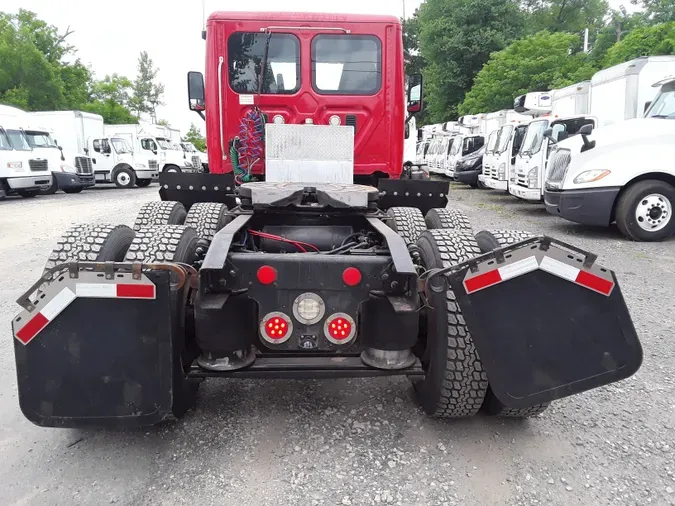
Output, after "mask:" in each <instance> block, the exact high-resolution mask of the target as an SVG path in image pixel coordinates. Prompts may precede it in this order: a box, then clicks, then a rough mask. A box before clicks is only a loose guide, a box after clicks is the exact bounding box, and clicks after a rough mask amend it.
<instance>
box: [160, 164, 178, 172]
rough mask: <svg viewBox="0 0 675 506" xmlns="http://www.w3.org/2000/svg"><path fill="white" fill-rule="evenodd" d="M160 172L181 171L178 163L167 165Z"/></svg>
mask: <svg viewBox="0 0 675 506" xmlns="http://www.w3.org/2000/svg"><path fill="white" fill-rule="evenodd" d="M162 172H178V173H181V172H183V171H182V170H181V168H180V167H179V166H178V165H167V166H166V167H164V170H163V171H162Z"/></svg>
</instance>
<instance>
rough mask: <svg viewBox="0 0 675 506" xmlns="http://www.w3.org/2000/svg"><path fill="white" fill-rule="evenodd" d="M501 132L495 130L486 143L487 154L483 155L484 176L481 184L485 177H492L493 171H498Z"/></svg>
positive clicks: (481, 178) (480, 179)
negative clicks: (498, 143) (498, 145)
mask: <svg viewBox="0 0 675 506" xmlns="http://www.w3.org/2000/svg"><path fill="white" fill-rule="evenodd" d="M499 133H500V130H493V131H492V132H490V135H488V138H487V142H486V143H485V154H484V155H483V174H481V176H482V177H480V178H479V181H480V182H481V183H484V182H483V179H484V177H485V176H487V177H490V174H491V171H492V170H495V171H496V167H495V165H496V163H497V153H496V151H497V142H498V141H499Z"/></svg>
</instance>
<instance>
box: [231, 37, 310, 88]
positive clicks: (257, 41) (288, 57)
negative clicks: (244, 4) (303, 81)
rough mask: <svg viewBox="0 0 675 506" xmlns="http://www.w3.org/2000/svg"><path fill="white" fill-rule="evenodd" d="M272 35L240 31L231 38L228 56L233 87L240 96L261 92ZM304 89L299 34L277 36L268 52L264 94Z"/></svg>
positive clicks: (272, 40) (272, 39) (273, 38)
mask: <svg viewBox="0 0 675 506" xmlns="http://www.w3.org/2000/svg"><path fill="white" fill-rule="evenodd" d="M267 37H268V35H267V34H265V33H250V32H238V33H233V34H232V35H230V37H229V39H228V42H227V57H228V68H229V78H230V87H231V88H232V89H233V90H234V91H235V92H236V93H258V82H259V79H260V77H261V76H262V68H261V67H262V61H263V58H264V56H265V45H266V42H267ZM299 89H300V41H299V40H298V38H297V37H296V36H295V35H290V34H287V33H273V34H272V35H271V38H270V43H269V49H268V51H267V69H266V70H265V82H264V84H263V87H262V93H264V94H284V93H295V92H296V91H298V90H299Z"/></svg>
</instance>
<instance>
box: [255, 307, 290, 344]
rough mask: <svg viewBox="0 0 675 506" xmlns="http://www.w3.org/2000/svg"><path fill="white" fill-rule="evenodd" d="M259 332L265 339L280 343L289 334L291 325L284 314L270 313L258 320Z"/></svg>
mask: <svg viewBox="0 0 675 506" xmlns="http://www.w3.org/2000/svg"><path fill="white" fill-rule="evenodd" d="M260 332H261V334H262V337H263V338H264V339H265V341H267V342H269V343H272V344H281V343H284V342H286V341H287V340H288V338H289V337H290V336H291V333H292V332H293V325H292V324H291V321H290V319H289V318H288V316H286V315H285V314H283V313H270V314H268V315H267V316H266V317H265V318H263V320H262V322H260Z"/></svg>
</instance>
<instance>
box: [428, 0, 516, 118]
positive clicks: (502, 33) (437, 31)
mask: <svg viewBox="0 0 675 506" xmlns="http://www.w3.org/2000/svg"><path fill="white" fill-rule="evenodd" d="M523 22H524V19H523V13H522V12H521V11H520V9H519V4H518V2H517V1H515V0H426V2H425V3H423V4H422V6H421V7H420V10H419V23H420V29H419V44H420V50H421V52H422V56H423V57H424V60H425V62H426V63H425V68H424V72H423V73H424V77H425V80H426V85H425V88H426V92H425V93H426V98H427V108H426V111H427V113H428V114H429V119H430V121H433V122H436V121H444V120H446V121H447V120H448V119H450V118H451V117H453V116H455V115H456V114H457V107H458V105H459V104H460V103H461V101H462V100H463V98H464V94H465V92H466V90H468V89H469V88H470V87H471V84H472V82H473V79H474V77H475V75H476V74H477V73H478V71H479V70H480V69H481V67H482V66H483V64H484V63H485V62H487V61H488V58H489V57H490V54H491V53H493V52H494V51H498V50H500V49H503V48H504V47H506V46H507V45H508V44H509V43H510V42H512V41H513V40H515V39H517V38H518V37H519V36H520V34H521V32H522V29H523Z"/></svg>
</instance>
